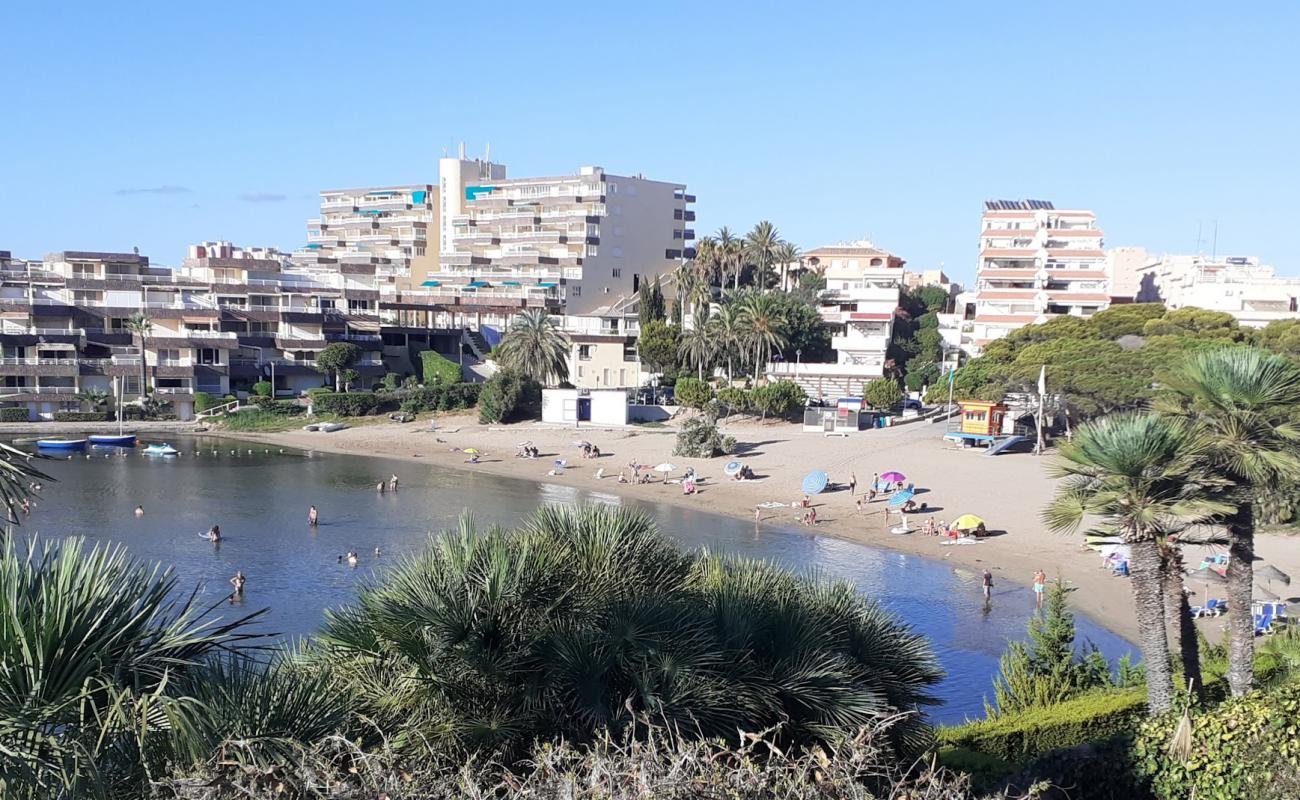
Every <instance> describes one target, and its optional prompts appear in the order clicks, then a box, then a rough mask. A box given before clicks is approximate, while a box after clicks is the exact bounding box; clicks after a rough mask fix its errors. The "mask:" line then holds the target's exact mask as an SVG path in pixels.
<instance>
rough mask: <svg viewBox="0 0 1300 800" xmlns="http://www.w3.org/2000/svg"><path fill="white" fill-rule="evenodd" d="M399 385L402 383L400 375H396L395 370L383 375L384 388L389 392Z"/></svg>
mask: <svg viewBox="0 0 1300 800" xmlns="http://www.w3.org/2000/svg"><path fill="white" fill-rule="evenodd" d="M401 385H402V376H401V375H398V374H397V373H396V372H390V373H388V374H387V375H385V376H384V388H385V389H387V390H388V391H390V392H391V391H393V390H394V389H396V388H397V387H398V386H401Z"/></svg>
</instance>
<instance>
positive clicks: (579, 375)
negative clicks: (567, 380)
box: [578, 364, 582, 378]
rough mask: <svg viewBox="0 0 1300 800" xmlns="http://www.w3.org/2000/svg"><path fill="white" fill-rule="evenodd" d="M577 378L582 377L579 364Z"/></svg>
mask: <svg viewBox="0 0 1300 800" xmlns="http://www.w3.org/2000/svg"><path fill="white" fill-rule="evenodd" d="M578 377H579V378H581V377H582V365H581V364H579V365H578Z"/></svg>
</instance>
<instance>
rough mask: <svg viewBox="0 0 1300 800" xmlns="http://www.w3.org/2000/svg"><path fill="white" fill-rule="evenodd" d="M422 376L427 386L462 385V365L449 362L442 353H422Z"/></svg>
mask: <svg viewBox="0 0 1300 800" xmlns="http://www.w3.org/2000/svg"><path fill="white" fill-rule="evenodd" d="M420 368H421V373H420V374H421V375H422V376H423V380H424V383H425V385H426V386H432V385H435V384H447V383H460V382H461V380H462V378H461V374H460V364H457V363H456V362H454V361H449V360H447V359H446V358H445V357H443V355H442V354H441V353H438V352H436V351H433V350H425V351H424V352H423V353H420Z"/></svg>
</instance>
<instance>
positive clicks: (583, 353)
mask: <svg viewBox="0 0 1300 800" xmlns="http://www.w3.org/2000/svg"><path fill="white" fill-rule="evenodd" d="M578 360H579V361H590V360H591V345H589V344H580V345H578Z"/></svg>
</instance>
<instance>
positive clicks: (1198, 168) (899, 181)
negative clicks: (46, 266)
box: [0, 0, 1300, 279]
mask: <svg viewBox="0 0 1300 800" xmlns="http://www.w3.org/2000/svg"><path fill="white" fill-rule="evenodd" d="M480 8H491V9H493V10H494V11H495V12H496V13H494V14H493V15H491V16H480V15H478V14H477V13H476V10H477V9H480ZM1297 9H1298V5H1297V4H1294V3H1287V2H1260V3H1245V4H1225V3H1222V2H1216V3H1202V2H1182V3H1147V2H1132V0H1128V1H1127V2H1122V3H1110V2H1093V3H1070V4H1055V3H1051V4H1048V3H1020V4H1011V3H987V2H985V3H980V2H922V3H899V2H892V3H884V2H856V3H845V4H842V5H837V6H831V5H824V6H823V5H822V4H818V3H774V4H770V5H769V4H766V3H755V2H750V3H743V4H741V3H728V4H722V3H690V4H688V3H673V2H658V3H622V2H613V3H611V2H602V3H593V4H589V5H588V4H581V5H580V4H577V3H565V2H556V3H543V4H514V3H508V2H506V3H495V4H488V5H486V6H483V5H477V6H476V5H475V4H472V3H471V4H449V3H429V2H421V3H401V2H385V3H373V4H369V5H365V4H357V3H355V2H349V3H335V2H323V1H318V2H311V3H289V2H259V3H241V2H229V3H203V4H193V3H176V2H171V3H166V4H157V5H152V4H149V5H146V4H145V3H131V4H124V5H122V6H118V4H112V3H94V4H89V3H76V2H74V3H67V4H60V5H58V6H57V7H54V6H53V4H44V3H8V4H6V5H5V8H4V10H0V32H2V33H0V35H2V37H3V47H0V113H3V115H4V121H3V124H0V187H2V188H3V191H0V249H8V250H13V251H14V254H15V255H18V256H23V257H39V256H40V255H42V254H44V253H45V252H47V251H52V250H59V249H97V250H124V249H129V248H130V247H131V246H132V245H138V246H139V247H140V249H141V252H143V253H146V254H148V255H149V256H151V257H152V258H153V259H154V260H155V261H156V262H159V263H164V264H176V263H178V262H179V261H180V259H181V258H182V257H183V252H184V250H183V249H184V246H185V245H186V244H187V243H190V242H193V241H198V240H202V239H214V238H224V239H231V240H234V241H235V242H237V243H242V244H264V245H273V246H278V247H281V248H292V247H295V246H297V245H299V244H301V243H302V242H303V240H304V237H305V229H304V222H305V220H306V219H307V218H308V217H311V216H314V214H315V207H316V192H318V191H319V190H320V189H322V188H330V187H341V186H354V185H372V184H388V183H414V182H431V183H432V182H436V179H437V159H438V157H439V156H440V155H441V154H442V152H443V149H444V148H452V149H453V150H454V147H455V143H456V142H458V141H460V140H464V141H466V142H467V146H468V147H469V149H470V152H471V153H477V154H481V152H482V148H483V144H484V142H491V145H492V154H493V156H494V158H495V159H496V160H498V161H502V162H504V163H506V164H507V165H508V167H509V169H510V171H511V174H514V175H526V174H529V173H533V174H538V173H546V174H555V173H561V172H569V171H572V170H574V169H575V168H577V167H578V166H579V165H582V164H593V163H594V164H599V165H602V166H604V167H605V168H606V169H608V170H610V171H612V172H615V173H624V174H626V173H629V172H642V173H644V174H645V175H646V176H647V177H651V178H662V179H665V180H673V181H682V182H685V183H686V184H687V185H688V186H689V187H690V188H691V190H692V191H693V192H694V193H695V194H696V195H697V196H698V198H699V202H698V205H697V210H698V212H699V219H698V222H697V229H698V230H699V232H700V234H701V235H703V234H705V233H708V232H710V231H713V230H715V229H717V228H718V227H719V226H720V225H724V224H725V225H729V226H731V227H732V228H733V229H745V228H748V227H749V226H750V225H752V224H753V223H754V222H755V221H757V220H759V219H763V218H767V219H771V220H772V221H773V222H774V223H775V224H776V225H777V227H778V228H779V229H780V231H781V232H782V234H784V235H785V236H786V237H787V238H790V239H791V240H793V241H795V242H796V243H797V244H799V245H800V246H802V247H804V248H809V247H814V246H816V245H819V244H825V243H830V242H835V241H839V240H843V239H850V238H856V237H860V236H862V235H864V234H870V235H871V237H872V238H874V239H875V240H876V242H877V244H879V245H880V246H882V247H885V248H887V249H890V250H892V251H894V252H896V253H898V254H899V255H901V256H902V257H904V258H906V259H907V260H908V262H909V264H911V265H912V266H914V267H918V268H919V267H930V266H935V265H937V264H939V263H940V262H943V263H944V265H945V266H946V268H947V269H948V270H949V272H950V273H951V274H953V275H954V276H955V277H957V278H959V279H966V278H969V277H970V276H971V274H972V273H973V269H974V262H975V255H976V239H977V231H978V224H979V223H978V217H979V213H980V207H981V206H980V204H981V201H983V200H984V199H986V198H1020V197H1034V198H1043V199H1049V200H1053V201H1055V202H1056V203H1057V204H1058V206H1071V207H1085V208H1091V209H1094V210H1095V211H1096V212H1097V214H1098V216H1099V218H1100V222H1101V225H1102V227H1103V228H1104V229H1105V231H1106V234H1107V235H1106V243H1107V245H1108V246H1115V245H1126V244H1141V245H1145V246H1147V247H1148V248H1150V249H1152V250H1156V251H1173V252H1190V251H1194V250H1195V249H1196V236H1197V227H1198V224H1202V225H1203V237H1204V239H1205V244H1204V245H1203V246H1204V248H1205V249H1206V250H1207V251H1208V249H1209V247H1210V242H1209V240H1210V235H1211V229H1212V227H1213V223H1214V220H1216V219H1217V220H1218V252H1219V253H1220V254H1224V253H1229V254H1237V253H1240V254H1258V255H1259V256H1261V257H1262V258H1264V259H1265V260H1266V261H1268V262H1271V263H1274V264H1275V265H1276V266H1277V267H1278V268H1279V271H1281V272H1284V273H1293V274H1294V273H1300V235H1298V234H1297V228H1296V224H1295V220H1296V217H1297V212H1300V204H1297V201H1296V191H1297V186H1298V185H1300V155H1298V154H1297V146H1298V145H1300V55H1298V52H1300V47H1298V46H1297V43H1296V31H1297V30H1298V29H1300V24H1298V23H1300V11H1298V10H1297Z"/></svg>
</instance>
